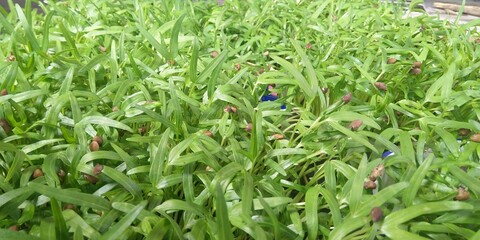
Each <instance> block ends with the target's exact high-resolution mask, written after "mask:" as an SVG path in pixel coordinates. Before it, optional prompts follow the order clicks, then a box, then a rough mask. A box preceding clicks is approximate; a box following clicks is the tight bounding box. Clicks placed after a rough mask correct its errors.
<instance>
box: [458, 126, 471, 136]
mask: <svg viewBox="0 0 480 240" xmlns="http://www.w3.org/2000/svg"><path fill="white" fill-rule="evenodd" d="M468 134H470V129H466V128H460V129H458V135H460V136H467V135H468Z"/></svg>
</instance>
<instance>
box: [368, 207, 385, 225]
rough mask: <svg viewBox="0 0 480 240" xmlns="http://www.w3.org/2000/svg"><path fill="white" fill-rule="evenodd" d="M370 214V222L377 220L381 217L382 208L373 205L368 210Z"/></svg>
mask: <svg viewBox="0 0 480 240" xmlns="http://www.w3.org/2000/svg"><path fill="white" fill-rule="evenodd" d="M370 216H371V217H372V222H378V221H380V220H382V219H383V210H382V209H381V208H379V207H374V208H372V211H370Z"/></svg>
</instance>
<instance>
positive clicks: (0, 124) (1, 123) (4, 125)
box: [0, 119, 12, 133]
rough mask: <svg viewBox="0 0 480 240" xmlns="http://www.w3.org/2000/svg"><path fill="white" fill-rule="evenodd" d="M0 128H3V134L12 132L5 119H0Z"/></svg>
mask: <svg viewBox="0 0 480 240" xmlns="http://www.w3.org/2000/svg"><path fill="white" fill-rule="evenodd" d="M0 127H2V128H3V131H4V132H5V133H9V132H10V131H12V128H10V124H8V122H7V120H6V119H0Z"/></svg>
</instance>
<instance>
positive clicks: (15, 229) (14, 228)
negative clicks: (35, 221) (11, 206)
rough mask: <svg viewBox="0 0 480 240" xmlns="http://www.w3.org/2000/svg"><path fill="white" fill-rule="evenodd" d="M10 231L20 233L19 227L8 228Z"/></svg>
mask: <svg viewBox="0 0 480 240" xmlns="http://www.w3.org/2000/svg"><path fill="white" fill-rule="evenodd" d="M8 230H10V231H14V232H17V231H18V225H12V226H10V227H9V228H8Z"/></svg>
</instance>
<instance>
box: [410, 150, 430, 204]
mask: <svg viewBox="0 0 480 240" xmlns="http://www.w3.org/2000/svg"><path fill="white" fill-rule="evenodd" d="M433 158H434V156H433V155H432V154H431V155H429V156H428V157H427V159H426V160H425V161H424V162H423V163H422V165H420V167H418V168H417V170H415V173H414V174H413V176H412V177H411V178H410V185H409V187H408V189H407V190H406V191H405V193H404V194H403V203H404V204H405V205H406V206H407V207H408V206H411V205H412V204H413V200H414V199H415V196H416V195H417V192H418V189H419V188H420V185H421V184H422V182H423V181H424V179H425V175H426V174H427V172H428V168H429V167H430V165H431V164H432V161H433Z"/></svg>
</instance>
